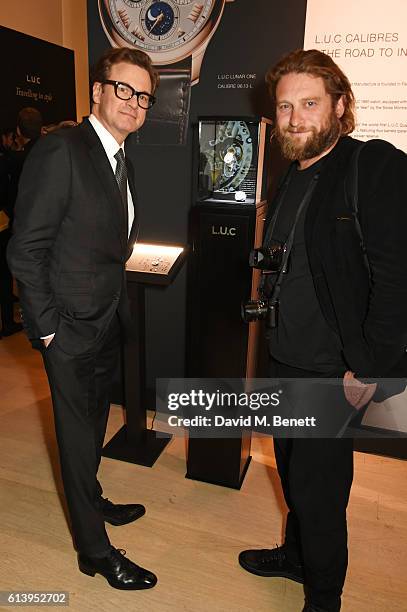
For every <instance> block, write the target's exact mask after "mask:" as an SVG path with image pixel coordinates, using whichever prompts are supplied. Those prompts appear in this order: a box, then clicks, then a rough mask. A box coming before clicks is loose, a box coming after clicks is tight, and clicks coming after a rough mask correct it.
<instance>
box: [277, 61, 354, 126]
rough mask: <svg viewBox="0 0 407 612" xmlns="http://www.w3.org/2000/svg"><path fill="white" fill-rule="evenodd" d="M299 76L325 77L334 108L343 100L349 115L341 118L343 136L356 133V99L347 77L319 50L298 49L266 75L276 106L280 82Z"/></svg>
mask: <svg viewBox="0 0 407 612" xmlns="http://www.w3.org/2000/svg"><path fill="white" fill-rule="evenodd" d="M292 72H297V73H298V74H301V73H305V74H309V75H311V76H314V77H321V78H322V79H323V81H324V83H325V89H326V91H327V93H328V94H330V96H331V98H332V104H333V105H336V103H337V102H338V100H339V98H340V97H341V96H343V102H344V106H345V112H344V113H343V115H342V117H341V118H340V122H341V126H342V129H341V132H342V134H350V133H351V132H353V130H354V129H355V97H354V95H353V91H352V87H351V84H350V82H349V79H348V78H347V76H346V75H345V74H344V73H343V72H342V70H341V69H340V68H339V66H337V65H336V64H335V62H334V61H333V59H332V58H331V57H329V55H326V54H325V53H322V52H321V51H317V50H316V49H309V50H307V51H305V50H304V49H297V51H292V52H291V53H289V54H288V55H285V56H284V57H283V58H282V59H281V60H280V61H279V62H277V64H276V65H275V66H273V68H271V69H270V70H269V71H268V73H267V75H266V83H267V84H268V86H269V90H270V94H271V98H272V101H273V104H274V106H275V103H276V89H277V85H278V82H279V80H280V79H281V77H283V76H284V75H286V74H290V73H292Z"/></svg>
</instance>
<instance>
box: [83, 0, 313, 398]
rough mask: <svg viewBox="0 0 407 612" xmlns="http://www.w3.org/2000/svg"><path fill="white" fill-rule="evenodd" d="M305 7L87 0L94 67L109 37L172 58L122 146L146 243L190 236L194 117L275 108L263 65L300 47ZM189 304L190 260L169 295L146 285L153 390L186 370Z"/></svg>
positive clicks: (244, 0)
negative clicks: (149, 106) (153, 100)
mask: <svg viewBox="0 0 407 612" xmlns="http://www.w3.org/2000/svg"><path fill="white" fill-rule="evenodd" d="M107 9H109V10H107ZM305 9H306V0H286V1H285V2H270V1H268V0H267V1H266V0H234V1H232V2H226V1H224V0H209V1H208V0H199V1H197V0H165V1H161V0H160V1H159V2H157V1H156V2H153V1H152V0H138V1H134V0H133V1H131V0H108V2H107V3H106V2H105V0H103V3H101V1H100V0H88V38H89V64H90V65H92V64H94V63H95V61H96V60H97V58H98V57H99V56H100V55H101V54H102V53H103V52H104V51H105V50H106V49H107V48H108V47H110V46H111V45H112V44H126V45H128V44H130V43H132V42H133V43H134V42H136V41H137V45H144V47H142V46H140V48H144V49H145V50H148V51H149V52H150V53H152V52H153V51H154V53H157V54H159V53H160V54H161V57H159V58H157V62H165V61H167V60H168V63H162V64H159V63H157V67H158V69H159V70H160V72H161V75H162V77H163V78H162V83H161V85H160V87H159V89H158V90H157V98H158V102H157V104H156V105H155V107H153V108H154V109H155V110H156V109H160V105H161V108H162V109H163V112H162V114H161V116H159V117H158V118H157V117H156V121H155V122H154V121H152V122H147V123H146V124H145V125H144V126H143V128H142V129H141V130H140V132H139V133H138V134H137V133H136V134H135V135H132V136H131V137H130V138H129V141H128V143H127V145H126V151H127V154H128V155H130V156H131V158H132V161H133V166H134V168H135V173H136V177H135V179H136V187H137V194H138V198H137V203H138V213H137V214H138V217H139V220H140V241H142V242H165V243H174V244H185V243H186V242H187V241H188V240H187V226H188V214H189V211H190V209H191V205H192V201H191V193H192V186H193V164H192V159H193V151H195V150H196V147H195V144H196V143H195V142H194V138H195V127H194V126H195V125H197V121H198V117H203V116H206V117H207V116H226V117H231V116H232V117H239V116H240V117H259V116H266V117H269V116H270V114H271V106H270V102H269V98H268V95H267V91H266V85H265V81H264V77H265V73H266V71H267V70H268V68H269V67H270V66H271V65H272V64H273V63H274V62H276V61H277V59H278V58H279V57H280V56H281V55H283V54H284V53H286V52H288V51H290V50H291V49H293V48H298V47H302V45H303V37H304V24H305ZM109 15H110V17H111V16H113V23H112V20H110V22H109ZM142 39H144V40H142ZM139 41H140V42H139ZM201 52H202V53H201ZM170 58H172V59H171V62H172V63H170ZM193 60H194V61H193ZM165 70H167V71H171V70H173V71H174V72H175V76H176V79H178V84H179V86H180V87H183V91H184V85H185V89H186V90H187V93H189V107H188V97H187V96H186V95H183V96H182V105H181V108H179V106H178V105H177V104H178V103H177V101H176V102H175V103H174V101H173V98H172V97H171V95H172V92H171V88H166V85H167V84H168V78H166V75H168V72H164V71H165ZM163 75H164V76H163ZM188 83H189V85H188ZM192 83H195V84H192ZM163 85H164V87H162V86H163ZM166 96H169V97H168V98H167V97H166ZM179 99H180V96H178V100H179ZM165 100H168V106H169V108H170V109H173V108H174V105H175V106H176V109H177V111H180V113H181V115H180V114H178V116H179V117H181V118H183V120H184V121H185V122H186V124H187V126H188V130H186V131H185V132H183V133H182V134H181V135H182V139H181V140H180V138H179V136H180V132H179V130H177V129H176V128H177V124H176V123H175V124H174V121H173V119H174V117H171V116H168V114H167V117H166V113H165V106H166V104H165ZM157 119H159V120H161V122H160V121H157ZM148 123H153V124H154V123H155V125H156V126H158V128H159V129H158V130H157V129H154V125H153V126H152V128H151V130H150V126H149V125H148ZM174 126H175V132H176V133H175V138H173V135H174ZM157 132H161V134H160V133H158V137H160V138H161V142H162V140H163V139H170V140H171V139H172V143H169V144H164V145H161V146H159V145H157V144H155V143H157ZM180 142H184V144H179V143H180ZM225 282H227V279H225ZM185 309H186V268H185V269H183V270H181V272H180V274H179V275H178V276H177V278H176V280H175V281H174V283H173V284H172V285H171V286H170V287H168V288H167V289H166V290H165V300H163V295H162V292H161V291H160V290H159V289H158V288H155V287H152V288H148V289H147V290H146V312H147V313H148V315H147V322H146V325H147V329H146V334H147V345H148V346H149V347H150V350H149V351H148V353H147V356H146V361H147V363H146V366H147V384H148V386H149V388H154V384H155V378H157V377H160V376H161V377H170V376H174V377H182V376H183V375H184V373H185V316H186V315H185Z"/></svg>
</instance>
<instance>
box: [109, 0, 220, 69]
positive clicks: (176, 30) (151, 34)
mask: <svg viewBox="0 0 407 612" xmlns="http://www.w3.org/2000/svg"><path fill="white" fill-rule="evenodd" d="M217 2H218V0H165V1H164V0H163V1H161V0H99V7H100V13H101V16H102V23H103V24H104V27H105V30H106V32H107V34H108V36H109V38H112V39H113V40H114V42H115V43H116V44H119V45H122V46H134V47H138V48H139V49H142V50H143V51H146V52H147V53H152V54H154V53H163V52H164V53H167V52H168V54H169V56H171V57H170V58H169V60H168V63H170V60H171V61H175V59H177V57H175V58H174V57H173V56H174V51H176V50H177V49H178V48H181V47H183V46H184V45H187V44H188V43H190V42H191V41H192V39H194V38H195V37H196V36H197V35H198V34H199V33H200V32H201V31H202V30H203V28H204V27H205V25H206V24H207V23H208V21H209V19H210V18H211V13H212V11H213V8H214V6H215V4H216V3H217Z"/></svg>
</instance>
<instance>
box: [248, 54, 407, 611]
mask: <svg viewBox="0 0 407 612" xmlns="http://www.w3.org/2000/svg"><path fill="white" fill-rule="evenodd" d="M267 82H268V85H269V88H270V93H271V97H272V100H273V103H274V105H275V136H276V138H277V140H278V142H279V144H280V146H281V150H282V153H283V155H284V156H285V157H286V158H287V159H289V160H290V161H291V162H292V163H291V166H290V168H289V171H288V174H287V175H286V178H285V180H284V181H283V183H282V185H281V187H280V189H279V192H278V193H277V196H276V198H275V201H274V202H273V204H272V206H271V212H270V216H269V222H268V224H267V228H266V234H265V244H264V245H265V246H270V241H272V242H276V241H278V242H279V243H281V244H282V245H286V244H287V241H288V238H289V236H290V234H291V236H292V237H293V241H292V248H291V252H290V260H289V265H288V269H287V273H286V274H284V275H281V279H282V280H281V283H280V285H279V287H278V291H277V293H278V295H276V287H275V285H276V283H277V281H276V280H275V278H276V275H271V274H270V275H268V277H267V281H266V283H265V287H264V291H265V293H266V295H267V296H268V297H270V298H271V299H273V301H274V302H276V304H277V307H278V317H277V318H276V320H275V321H274V322H272V323H270V327H269V328H268V330H267V340H268V346H269V353H270V374H271V376H272V377H278V378H302V379H303V378H308V377H309V378H312V379H315V378H335V379H343V380H344V388H345V389H346V386H347V383H348V382H349V380H355V381H356V378H357V379H359V378H364V379H366V378H367V379H369V378H380V377H388V378H392V377H405V376H406V375H407V355H406V345H407V323H406V316H405V313H406V312H407V283H406V278H407V241H406V240H405V232H406V227H407V206H406V202H407V158H406V155H405V154H404V153H403V152H402V151H399V150H398V149H396V148H395V147H394V146H392V145H391V144H389V143H387V142H385V141H382V140H373V141H370V142H368V143H367V144H365V145H364V147H363V150H362V149H361V150H360V151H359V159H358V181H357V185H356V184H355V185H354V189H355V190H356V191H357V194H358V207H359V215H358V218H355V217H354V216H353V211H352V207H351V205H350V204H349V198H348V197H347V189H348V187H347V185H348V179H347V177H348V176H349V173H350V172H351V170H352V168H353V167H354V166H355V159H354V158H353V154H354V152H355V150H356V149H359V148H360V145H361V143H360V142H359V141H357V140H355V139H352V138H350V137H349V136H348V134H350V133H351V132H352V131H353V129H354V127H355V119H354V96H353V93H352V90H351V86H350V83H349V80H348V79H347V77H346V76H345V75H344V74H343V72H342V71H341V70H340V68H339V67H338V66H337V65H336V64H335V63H334V62H333V60H332V58H330V57H329V56H327V55H325V54H323V53H321V52H319V51H316V50H308V51H304V50H299V51H294V52H292V53H290V54H289V55H287V56H286V57H284V58H283V59H282V60H281V61H279V62H278V63H277V65H276V66H275V67H274V68H272V69H271V70H270V72H269V73H268V75H267ZM361 237H363V242H364V247H365V252H364V249H362V248H361ZM273 278H274V280H273ZM271 325H273V326H271ZM355 384H360V385H362V383H358V382H355ZM338 390H339V391H338V393H339V392H340V393H342V397H341V398H339V397H338V405H331V406H326V409H327V410H338V409H339V407H340V401H343V398H344V395H345V396H346V391H345V393H343V390H342V386H339V385H338ZM365 391H366V393H365V402H357V401H355V403H354V404H353V405H354V406H356V407H360V404H361V403H366V401H367V400H368V399H369V398H370V397H371V396H372V395H373V393H374V392H375V391H376V386H375V385H374V384H372V385H366V388H365ZM376 398H378V396H377V395H376V396H375V399H376ZM352 442H353V441H352V440H351V439H350V438H341V439H340V438H337V439H324V438H320V439H304V438H302V439H300V438H297V439H274V449H275V456H276V463H277V469H278V473H279V476H280V479H281V485H282V488H283V492H284V496H285V500H286V503H287V506H288V510H289V511H288V516H287V523H286V530H285V541H284V543H283V545H282V546H280V547H277V548H274V549H263V550H246V551H243V552H242V553H240V556H239V562H240V565H241V566H242V567H243V568H244V569H245V570H247V571H249V572H251V573H254V574H256V575H259V576H271V577H272V576H282V577H285V578H288V579H290V580H294V581H296V582H299V583H303V584H304V586H305V607H304V609H303V610H304V612H305V611H306V612H337V611H338V610H339V609H340V607H341V594H342V589H343V585H344V581H345V575H346V570H347V562H348V553H347V525H346V508H347V504H348V499H349V494H350V489H351V484H352V479H353V443H352Z"/></svg>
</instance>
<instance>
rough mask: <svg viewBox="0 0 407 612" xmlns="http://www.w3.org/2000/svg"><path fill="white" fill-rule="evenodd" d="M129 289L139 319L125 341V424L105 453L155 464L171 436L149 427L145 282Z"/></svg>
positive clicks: (132, 284) (133, 307)
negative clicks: (134, 331)
mask: <svg viewBox="0 0 407 612" xmlns="http://www.w3.org/2000/svg"><path fill="white" fill-rule="evenodd" d="M127 292H128V295H129V300H130V309H131V314H132V318H133V321H135V322H136V337H135V338H134V339H132V340H131V341H130V342H128V343H126V344H125V345H124V349H123V364H124V368H123V369H124V372H123V375H124V403H125V406H126V424H125V425H123V427H122V428H121V429H119V431H118V432H117V433H116V434H115V435H114V436H113V438H112V439H111V440H110V441H109V442H108V443H107V444H106V446H105V447H104V449H103V451H102V455H103V456H104V457H110V458H111V459H119V460H120V461H127V462H129V463H137V464H139V465H145V466H147V467H152V466H153V465H154V463H155V462H156V460H157V459H158V457H159V456H160V454H161V453H162V451H163V450H164V448H165V447H166V446H167V444H168V442H169V441H170V440H171V437H172V436H171V435H169V434H166V433H162V432H156V431H153V430H150V429H147V413H146V397H145V396H146V383H145V380H146V376H145V286H144V285H143V284H141V283H137V282H131V281H128V283H127ZM157 434H158V437H157Z"/></svg>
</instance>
